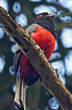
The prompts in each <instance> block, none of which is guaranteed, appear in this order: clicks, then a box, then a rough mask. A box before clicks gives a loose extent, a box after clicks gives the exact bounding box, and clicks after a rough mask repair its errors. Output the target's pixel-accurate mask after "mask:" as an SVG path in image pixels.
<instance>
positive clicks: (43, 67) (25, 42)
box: [0, 7, 72, 110]
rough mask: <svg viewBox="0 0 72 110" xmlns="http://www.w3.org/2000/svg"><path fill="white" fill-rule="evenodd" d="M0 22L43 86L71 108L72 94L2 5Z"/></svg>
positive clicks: (36, 46) (40, 51)
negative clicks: (24, 55)
mask: <svg viewBox="0 0 72 110" xmlns="http://www.w3.org/2000/svg"><path fill="white" fill-rule="evenodd" d="M0 23H1V24H3V25H2V26H3V27H4V28H5V31H6V33H9V34H11V35H12V38H13V39H14V40H15V41H16V42H17V43H18V44H19V45H20V47H21V50H22V52H23V53H25V54H26V56H27V58H28V59H29V61H30V63H31V64H32V65H33V67H34V68H35V69H36V71H37V72H38V73H39V74H40V76H41V83H42V84H43V86H45V87H46V88H47V89H48V90H49V91H50V92H51V93H52V95H53V96H55V98H56V99H57V100H58V102H59V103H60V105H61V107H62V108H63V109H64V110H71V109H72V94H71V93H70V92H69V91H68V90H67V88H66V87H65V86H64V84H63V83H62V82H61V80H60V79H59V78H58V77H57V74H56V71H55V70H54V69H53V68H52V66H51V65H50V63H49V62H48V60H47V58H46V57H45V55H44V53H43V51H42V50H41V49H40V47H39V46H38V45H37V44H36V43H35V42H34V40H33V39H32V38H31V37H30V36H29V34H28V33H26V32H25V31H24V29H23V28H22V27H21V26H20V25H18V24H16V23H15V22H14V20H13V19H12V18H11V17H10V15H9V14H8V13H7V12H6V11H5V10H4V9H3V8H2V7H0Z"/></svg>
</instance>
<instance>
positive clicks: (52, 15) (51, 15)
mask: <svg viewBox="0 0 72 110" xmlns="http://www.w3.org/2000/svg"><path fill="white" fill-rule="evenodd" d="M47 16H50V17H54V16H55V14H49V15H46V17H47Z"/></svg>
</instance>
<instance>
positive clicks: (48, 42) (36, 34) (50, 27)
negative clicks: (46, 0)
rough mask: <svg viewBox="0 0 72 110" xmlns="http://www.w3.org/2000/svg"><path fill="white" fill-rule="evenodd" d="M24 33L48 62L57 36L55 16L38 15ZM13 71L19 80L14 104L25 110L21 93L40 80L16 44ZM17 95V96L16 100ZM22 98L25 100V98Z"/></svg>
mask: <svg viewBox="0 0 72 110" xmlns="http://www.w3.org/2000/svg"><path fill="white" fill-rule="evenodd" d="M25 31H26V32H27V33H28V34H29V35H30V37H32V38H33V40H34V41H35V42H36V43H37V45H38V46H39V47H40V48H41V49H42V50H43V52H44V54H45V56H46V58H47V59H48V60H49V59H50V57H51V55H52V53H53V51H54V48H55V40H56V36H57V35H56V29H55V14H48V13H47V12H44V13H39V14H38V15H36V16H35V17H34V18H33V19H32V23H31V25H30V26H29V27H27V29H26V30H25ZM14 70H15V73H17V74H18V75H19V76H18V78H17V79H18V81H19V80H20V82H19V87H17V89H18V90H17V92H16V94H15V100H14V101H15V104H16V105H17V106H18V107H19V108H20V110H26V105H25V104H26V101H25V100H24V99H22V92H23V91H24V90H25V91H24V92H25V94H26V87H27V86H31V85H32V84H34V83H35V82H36V81H38V79H41V78H40V75H39V74H38V73H37V72H36V70H35V69H34V67H33V66H32V64H31V63H30V62H29V60H28V59H27V57H26V55H25V54H24V53H23V52H22V51H21V50H20V47H19V45H18V44H16V53H15V57H14ZM22 85H24V90H23V89H22ZM17 94H18V95H19V98H18V99H17V96H18V95H17ZM24 97H25V98H26V96H24ZM18 100H19V101H18ZM23 100H24V102H23ZM17 103H18V104H17Z"/></svg>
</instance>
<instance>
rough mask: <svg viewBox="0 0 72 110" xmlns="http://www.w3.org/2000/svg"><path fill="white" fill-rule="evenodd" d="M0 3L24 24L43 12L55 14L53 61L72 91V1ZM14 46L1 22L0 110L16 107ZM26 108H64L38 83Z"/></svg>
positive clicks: (5, 0) (6, 0) (14, 0)
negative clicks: (55, 34)
mask: <svg viewBox="0 0 72 110" xmlns="http://www.w3.org/2000/svg"><path fill="white" fill-rule="evenodd" d="M33 1H35V2H33ZM38 1H39V2H38ZM0 5H1V6H3V7H4V8H5V9H6V10H7V12H8V13H9V14H10V15H11V16H12V18H13V19H14V20H15V21H16V22H17V23H19V24H21V25H22V26H23V27H24V26H28V25H29V24H30V21H31V19H32V18H33V17H34V14H38V13H40V12H43V11H48V12H49V13H55V14H56V30H57V40H56V48H55V50H54V53H53V55H52V57H51V59H50V62H51V64H52V66H53V67H54V68H55V69H56V70H57V72H58V75H59V77H60V78H61V80H62V81H63V83H64V84H65V85H66V87H67V88H68V89H69V90H70V92H72V44H71V42H72V1H71V0H67V1H66V0H32V1H29V0H0ZM40 6H41V7H40ZM36 7H37V8H36ZM39 7H40V8H39ZM43 8H44V9H43ZM34 10H35V11H34ZM25 21H26V22H25ZM14 49H15V43H14V41H13V40H12V39H9V38H8V37H7V35H6V34H5V33H4V31H3V30H2V27H1V25H0V110H16V109H17V108H16V107H15V106H14V104H13V99H14V93H15V89H16V86H15V74H14V71H13V56H14ZM27 110H61V108H60V106H59V104H58V102H57V101H56V99H55V98H54V97H53V96H52V95H51V94H50V93H49V92H48V91H47V90H46V89H45V88H44V87H42V86H40V84H39V83H36V84H34V85H33V86H31V87H30V88H28V91H27Z"/></svg>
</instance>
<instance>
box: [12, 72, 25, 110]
mask: <svg viewBox="0 0 72 110" xmlns="http://www.w3.org/2000/svg"><path fill="white" fill-rule="evenodd" d="M21 81H22V84H21ZM20 86H21V89H20ZM20 92H21V97H20ZM14 104H15V105H16V106H17V107H18V108H19V109H20V110H26V84H25V82H24V81H23V80H21V79H20V74H19V75H18V76H17V79H16V93H15V98H14Z"/></svg>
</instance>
